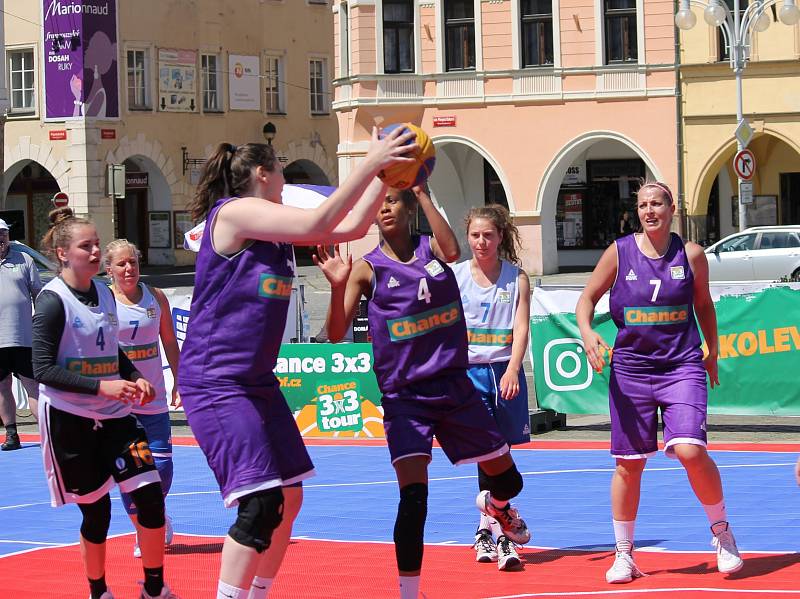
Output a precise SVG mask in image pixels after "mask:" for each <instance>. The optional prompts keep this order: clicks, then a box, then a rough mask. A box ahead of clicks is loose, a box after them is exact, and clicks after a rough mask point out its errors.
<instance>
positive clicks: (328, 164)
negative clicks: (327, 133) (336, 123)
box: [278, 139, 339, 186]
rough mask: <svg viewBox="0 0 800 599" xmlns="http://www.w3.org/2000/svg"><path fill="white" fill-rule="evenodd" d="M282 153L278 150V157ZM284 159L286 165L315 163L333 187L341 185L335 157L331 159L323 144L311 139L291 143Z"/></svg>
mask: <svg viewBox="0 0 800 599" xmlns="http://www.w3.org/2000/svg"><path fill="white" fill-rule="evenodd" d="M281 154H282V153H281V151H280V150H278V155H279V156H280V155H281ZM283 157H285V158H287V161H286V163H285V164H291V163H292V162H297V161H300V160H306V161H308V162H313V163H314V164H315V165H316V166H317V167H318V168H320V169H321V170H322V172H323V173H324V174H325V177H327V179H328V181H330V184H331V185H334V186H336V185H338V184H339V176H338V174H337V170H336V161H335V157H334V158H331V157H330V155H329V154H328V152H327V151H326V150H325V148H324V147H323V146H322V143H321V142H319V141H316V140H311V139H301V140H299V141H292V142H289V145H288V146H287V147H286V151H285V152H284V153H283Z"/></svg>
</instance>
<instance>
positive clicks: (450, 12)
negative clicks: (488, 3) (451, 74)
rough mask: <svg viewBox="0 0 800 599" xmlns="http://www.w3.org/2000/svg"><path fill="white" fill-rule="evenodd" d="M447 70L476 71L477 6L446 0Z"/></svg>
mask: <svg viewBox="0 0 800 599" xmlns="http://www.w3.org/2000/svg"><path fill="white" fill-rule="evenodd" d="M444 30H445V70H448V71H472V70H475V4H474V3H473V0H444Z"/></svg>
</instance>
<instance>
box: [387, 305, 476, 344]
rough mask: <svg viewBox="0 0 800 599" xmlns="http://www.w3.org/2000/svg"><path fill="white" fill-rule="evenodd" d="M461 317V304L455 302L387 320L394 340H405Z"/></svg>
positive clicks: (446, 324)
mask: <svg viewBox="0 0 800 599" xmlns="http://www.w3.org/2000/svg"><path fill="white" fill-rule="evenodd" d="M461 318H462V317H461V306H459V304H458V302H453V303H451V304H447V305H446V306H442V307H441V308H434V309H433V310H428V311H427V312H422V313H420V314H413V315H411V316H404V317H403V318H394V319H392V320H389V321H387V322H386V325H387V326H388V327H389V337H390V338H391V340H392V341H405V340H406V339H411V338H413V337H419V336H420V335H426V334H427V333H430V332H431V331H435V330H436V329H442V328H444V327H449V326H451V325H454V324H455V323H457V322H460V321H461Z"/></svg>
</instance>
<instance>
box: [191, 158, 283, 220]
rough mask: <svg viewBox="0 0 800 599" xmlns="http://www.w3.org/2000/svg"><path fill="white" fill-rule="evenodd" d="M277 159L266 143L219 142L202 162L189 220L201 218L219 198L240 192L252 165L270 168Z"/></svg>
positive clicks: (246, 186) (251, 169) (243, 190)
mask: <svg viewBox="0 0 800 599" xmlns="http://www.w3.org/2000/svg"><path fill="white" fill-rule="evenodd" d="M277 162H278V161H277V159H276V157H275V150H273V149H272V146H271V145H268V144H245V145H243V146H239V147H236V146H234V145H233V144H229V143H221V144H219V145H218V146H217V149H216V150H215V151H214V153H213V154H212V155H211V157H210V158H209V159H208V160H207V161H206V163H205V165H204V166H203V172H202V174H201V176H200V183H198V185H197V191H196V192H195V194H194V198H193V199H192V201H191V202H189V210H190V212H191V216H192V220H193V221H195V222H199V221H201V220H203V219H204V218H205V217H206V215H207V214H208V212H209V210H211V207H212V206H213V205H214V203H215V202H216V201H217V200H219V199H220V198H225V197H236V196H240V195H241V194H242V193H244V192H245V191H246V190H247V188H248V186H249V185H250V177H251V175H252V171H253V170H254V169H256V168H257V167H259V166H263V167H264V168H265V169H267V170H268V171H270V172H272V171H274V170H275V167H276V165H277Z"/></svg>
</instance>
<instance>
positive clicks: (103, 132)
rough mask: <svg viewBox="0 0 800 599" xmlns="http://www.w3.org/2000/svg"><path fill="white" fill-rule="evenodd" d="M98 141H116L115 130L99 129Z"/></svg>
mask: <svg viewBox="0 0 800 599" xmlns="http://www.w3.org/2000/svg"><path fill="white" fill-rule="evenodd" d="M100 139H117V130H116V129H100Z"/></svg>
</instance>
